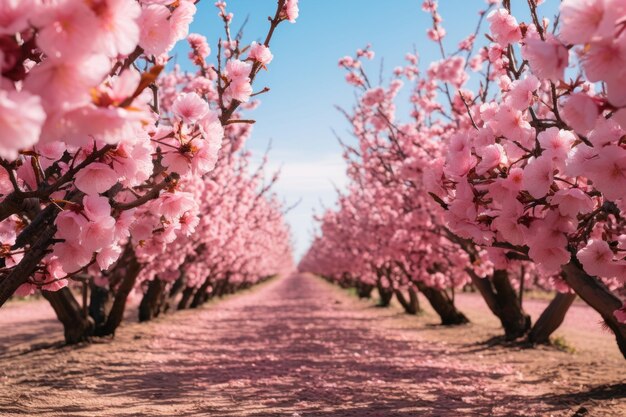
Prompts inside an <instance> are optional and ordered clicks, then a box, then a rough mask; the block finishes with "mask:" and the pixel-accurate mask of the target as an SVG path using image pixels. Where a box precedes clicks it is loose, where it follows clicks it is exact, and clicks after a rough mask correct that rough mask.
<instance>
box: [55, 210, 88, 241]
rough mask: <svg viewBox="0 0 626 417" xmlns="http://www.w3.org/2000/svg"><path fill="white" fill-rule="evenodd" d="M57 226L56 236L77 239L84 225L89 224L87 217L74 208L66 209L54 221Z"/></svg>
mask: <svg viewBox="0 0 626 417" xmlns="http://www.w3.org/2000/svg"><path fill="white" fill-rule="evenodd" d="M54 224H55V225H56V227H57V232H56V235H55V236H56V237H57V238H59V239H66V240H70V241H73V240H76V239H77V238H78V236H79V235H80V233H81V231H82V230H83V227H85V225H86V224H87V219H85V217H84V216H83V215H81V214H80V213H77V212H75V211H72V210H64V211H62V212H61V213H59V215H58V216H57V218H56V219H55V221H54Z"/></svg>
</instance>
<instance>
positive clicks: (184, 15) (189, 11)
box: [170, 0, 196, 42]
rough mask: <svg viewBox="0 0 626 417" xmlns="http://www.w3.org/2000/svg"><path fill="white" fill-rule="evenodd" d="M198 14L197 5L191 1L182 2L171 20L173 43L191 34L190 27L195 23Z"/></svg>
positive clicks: (183, 0) (184, 0) (182, 0)
mask: <svg viewBox="0 0 626 417" xmlns="http://www.w3.org/2000/svg"><path fill="white" fill-rule="evenodd" d="M195 14H196V5H195V4H194V2H193V1H191V0H181V1H180V2H179V3H178V7H176V8H175V9H174V11H173V12H172V17H171V18H170V31H171V36H172V37H173V39H172V41H173V42H177V41H179V40H181V39H185V38H186V37H187V35H188V34H189V25H190V24H191V22H192V21H193V16H194V15H195Z"/></svg>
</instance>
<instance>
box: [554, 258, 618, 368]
mask: <svg viewBox="0 0 626 417" xmlns="http://www.w3.org/2000/svg"><path fill="white" fill-rule="evenodd" d="M563 271H564V272H565V274H564V275H565V281H566V282H567V284H568V285H569V286H570V287H571V288H572V289H573V290H574V291H575V292H576V294H578V296H579V297H580V298H582V299H583V300H584V301H585V302H586V303H587V304H589V305H590V306H591V307H593V309H594V310H596V311H597V312H598V313H600V315H601V316H602V318H603V319H604V322H605V323H606V325H607V326H608V327H609V328H610V329H611V330H613V333H614V334H615V339H616V341H617V346H618V347H619V350H620V351H621V352H622V355H624V358H626V324H625V323H620V322H619V321H617V318H616V317H615V316H614V315H613V313H614V312H615V310H617V309H619V308H621V307H622V302H621V301H620V299H619V298H618V297H616V296H615V295H614V294H613V293H612V292H611V290H609V289H608V288H607V287H606V286H605V285H604V283H602V281H600V280H598V279H597V278H594V277H592V276H590V275H588V274H587V273H585V271H584V270H583V269H582V267H581V265H580V263H579V262H578V260H577V259H575V258H572V260H571V261H570V263H568V264H567V265H564V266H563Z"/></svg>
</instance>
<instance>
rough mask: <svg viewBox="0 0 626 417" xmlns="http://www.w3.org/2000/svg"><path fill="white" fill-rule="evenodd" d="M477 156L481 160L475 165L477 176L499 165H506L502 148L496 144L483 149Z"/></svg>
mask: <svg viewBox="0 0 626 417" xmlns="http://www.w3.org/2000/svg"><path fill="white" fill-rule="evenodd" d="M479 156H480V157H481V160H480V162H479V163H478V165H476V174H478V175H484V174H485V173H486V172H487V171H489V170H491V169H493V168H496V167H497V166H499V165H500V164H506V163H507V160H508V159H507V157H506V153H505V152H504V148H502V146H501V145H499V144H497V143H496V144H493V145H489V146H486V147H485V148H483V149H482V150H481V153H480V155H479Z"/></svg>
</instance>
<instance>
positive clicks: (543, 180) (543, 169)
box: [522, 155, 554, 198]
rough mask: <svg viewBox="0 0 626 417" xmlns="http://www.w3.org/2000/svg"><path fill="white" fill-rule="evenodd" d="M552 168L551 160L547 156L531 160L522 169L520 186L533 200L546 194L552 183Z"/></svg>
mask: <svg viewBox="0 0 626 417" xmlns="http://www.w3.org/2000/svg"><path fill="white" fill-rule="evenodd" d="M553 170H554V167H553V165H552V159H551V158H550V157H548V156H543V155H542V156H540V157H539V158H535V159H532V160H531V161H530V162H529V163H528V165H526V168H524V178H523V180H522V184H523V187H524V189H525V190H527V191H528V192H529V193H530V195H532V196H533V197H534V198H541V197H544V196H545V195H546V194H548V191H550V186H551V185H552V182H553V181H554V173H553Z"/></svg>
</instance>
